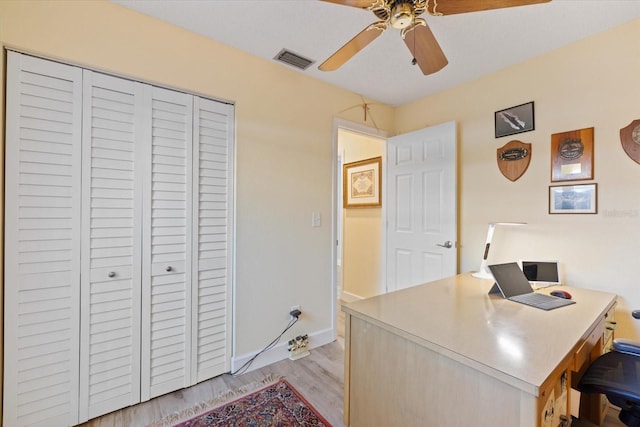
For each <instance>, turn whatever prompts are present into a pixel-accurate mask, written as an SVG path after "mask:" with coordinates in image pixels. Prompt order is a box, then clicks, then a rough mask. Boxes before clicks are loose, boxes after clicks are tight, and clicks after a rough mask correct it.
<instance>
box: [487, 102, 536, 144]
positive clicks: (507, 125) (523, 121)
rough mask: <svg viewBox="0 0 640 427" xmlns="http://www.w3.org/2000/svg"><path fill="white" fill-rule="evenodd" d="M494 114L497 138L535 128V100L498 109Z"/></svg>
mask: <svg viewBox="0 0 640 427" xmlns="http://www.w3.org/2000/svg"><path fill="white" fill-rule="evenodd" d="M493 116H494V124H495V132H496V138H502V137H503V136H507V135H514V134H516V133H522V132H529V131H532V130H534V129H535V120H534V116H533V101H531V102H527V103H526V104H521V105H516V106H515V107H509V108H505V109H504V110H500V111H496V112H495V113H494V115H493Z"/></svg>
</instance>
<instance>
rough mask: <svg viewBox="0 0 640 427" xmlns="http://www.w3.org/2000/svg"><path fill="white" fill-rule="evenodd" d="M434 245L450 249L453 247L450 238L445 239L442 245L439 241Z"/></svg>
mask: <svg viewBox="0 0 640 427" xmlns="http://www.w3.org/2000/svg"><path fill="white" fill-rule="evenodd" d="M436 246H440V247H442V248H447V249H451V248H452V247H453V243H451V240H447V241H446V242H444V245H441V244H440V243H436Z"/></svg>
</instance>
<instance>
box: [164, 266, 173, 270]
mask: <svg viewBox="0 0 640 427" xmlns="http://www.w3.org/2000/svg"><path fill="white" fill-rule="evenodd" d="M165 270H167V271H171V270H173V267H171V266H170V265H169V266H167V268H165Z"/></svg>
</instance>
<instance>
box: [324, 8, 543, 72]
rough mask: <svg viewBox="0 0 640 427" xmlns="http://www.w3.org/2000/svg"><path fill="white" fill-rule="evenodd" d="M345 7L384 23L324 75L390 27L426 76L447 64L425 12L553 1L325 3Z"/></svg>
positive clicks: (354, 42) (347, 48) (335, 58)
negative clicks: (426, 19)
mask: <svg viewBox="0 0 640 427" xmlns="http://www.w3.org/2000/svg"><path fill="white" fill-rule="evenodd" d="M322 1H325V2H329V3H337V4H341V5H344V6H352V7H357V8H360V9H367V10H370V11H372V12H373V13H374V14H375V15H376V16H377V17H378V18H379V19H380V20H379V21H377V22H374V23H373V24H371V25H369V26H368V27H366V28H365V29H364V30H362V31H361V32H360V33H359V34H358V35H356V36H355V37H354V38H352V39H351V40H349V41H348V42H347V44H345V45H344V46H342V47H341V48H340V49H338V50H337V51H336V52H335V53H334V54H333V55H331V56H330V57H329V58H328V59H327V60H326V61H324V62H323V63H322V64H320V66H319V67H318V68H319V69H320V70H322V71H334V70H337V69H338V68H340V67H341V66H342V65H343V64H344V63H345V62H347V61H348V60H349V59H351V57H353V56H354V55H355V54H356V53H358V52H360V51H361V50H362V49H364V48H365V47H366V46H367V45H368V44H369V43H371V42H372V41H374V40H375V39H376V38H377V37H378V36H379V35H380V34H382V32H383V31H384V30H386V29H387V28H389V27H392V28H395V29H398V30H400V34H401V36H402V39H403V40H404V42H405V44H406V45H407V47H408V48H409V51H411V54H412V55H413V61H412V64H413V65H415V64H418V66H419V67H420V70H422V73H423V74H424V75H429V74H433V73H435V72H437V71H440V70H441V69H442V68H444V67H445V66H446V65H447V64H448V63H449V61H447V58H446V56H445V55H444V52H443V51H442V49H441V48H440V45H439V44H438V41H437V40H436V38H435V37H434V35H433V33H432V32H431V30H430V29H429V26H428V25H427V21H425V20H424V19H423V18H418V16H420V15H422V14H423V13H424V12H427V13H428V14H429V15H432V16H442V15H453V14H457V13H467V12H480V11H483V10H490V9H501V8H506V7H514V6H526V5H531V4H536V3H547V2H549V1H551V0H322Z"/></svg>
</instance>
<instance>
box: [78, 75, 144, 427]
mask: <svg viewBox="0 0 640 427" xmlns="http://www.w3.org/2000/svg"><path fill="white" fill-rule="evenodd" d="M83 95H84V108H85V114H84V126H83V160H84V162H83V164H84V165H85V168H84V170H83V181H82V182H83V193H82V194H83V205H82V209H83V226H84V229H83V245H82V246H83V254H84V257H83V262H82V271H83V281H82V294H81V296H82V307H83V311H82V328H81V371H80V372H81V373H80V421H86V420H88V419H91V418H94V417H97V416H100V415H103V414H105V413H108V412H111V411H114V410H116V409H119V408H122V407H125V406H129V405H132V404H135V403H137V402H139V401H140V303H141V302H140V298H141V297H140V293H141V282H140V277H141V266H140V262H141V253H140V251H141V241H140V239H141V230H142V229H141V221H142V216H141V215H142V205H141V199H140V194H139V193H140V192H141V190H142V187H141V177H142V172H141V171H140V170H139V168H140V165H139V162H138V161H136V156H138V155H139V148H137V147H138V146H139V145H140V144H142V143H144V137H145V135H144V133H143V130H142V129H143V126H142V125H141V122H140V120H141V119H142V116H143V115H142V113H141V108H142V105H143V104H142V102H143V99H142V85H141V84H140V83H136V82H131V81H128V80H124V79H119V78H115V77H111V76H106V75H103V74H100V73H95V72H92V71H86V70H85V72H84V91H83ZM136 193H138V194H137V195H136ZM110 361H113V362H110Z"/></svg>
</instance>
